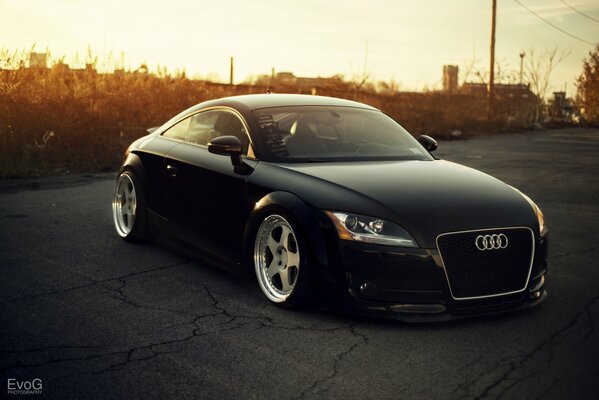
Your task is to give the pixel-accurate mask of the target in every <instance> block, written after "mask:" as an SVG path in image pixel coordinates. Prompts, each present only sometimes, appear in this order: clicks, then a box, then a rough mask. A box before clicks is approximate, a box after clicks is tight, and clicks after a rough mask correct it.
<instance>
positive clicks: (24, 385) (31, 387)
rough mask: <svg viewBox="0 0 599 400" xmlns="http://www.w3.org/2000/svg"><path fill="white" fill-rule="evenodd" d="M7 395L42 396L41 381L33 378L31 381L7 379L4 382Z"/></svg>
mask: <svg viewBox="0 0 599 400" xmlns="http://www.w3.org/2000/svg"><path fill="white" fill-rule="evenodd" d="M6 392H7V394H14V395H23V394H42V380H41V379H40V378H35V379H33V380H31V381H19V380H17V379H15V378H8V380H7V382H6Z"/></svg>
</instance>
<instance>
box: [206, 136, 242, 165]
mask: <svg viewBox="0 0 599 400" xmlns="http://www.w3.org/2000/svg"><path fill="white" fill-rule="evenodd" d="M208 151H209V152H211V153H213V154H219V155H221V156H229V157H231V162H232V163H233V165H234V166H236V167H239V166H241V165H242V164H243V162H242V161H241V142H240V141H239V139H238V138H237V137H235V136H219V137H216V138H214V139H212V140H211V141H210V143H208Z"/></svg>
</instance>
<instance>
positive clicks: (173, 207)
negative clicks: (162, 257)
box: [165, 109, 251, 263]
mask: <svg viewBox="0 0 599 400" xmlns="http://www.w3.org/2000/svg"><path fill="white" fill-rule="evenodd" d="M246 126H247V125H246V124H245V123H244V122H243V121H242V119H241V117H240V116H239V115H238V114H236V113H235V112H233V111H231V110H229V109H212V110H207V111H203V112H200V113H197V114H195V115H193V116H192V117H191V118H190V125H189V131H188V133H187V136H186V141H185V142H181V143H179V144H178V145H177V146H175V147H173V148H172V149H171V150H170V151H169V152H168V153H167V156H166V158H165V168H166V169H167V185H166V191H167V207H168V213H169V214H168V215H169V217H168V218H169V223H170V225H171V228H172V230H173V231H174V232H175V234H176V235H177V236H179V237H181V238H183V239H184V240H186V241H189V242H191V243H192V244H194V245H196V246H198V247H200V248H202V249H203V250H205V251H207V252H209V253H212V254H213V255H216V256H219V257H225V258H229V259H231V260H232V261H234V262H236V263H238V262H240V261H241V250H242V238H243V228H244V221H245V214H246V211H245V209H246V208H247V205H246V204H244V198H245V190H246V186H245V185H246V180H247V178H248V176H249V175H248V173H247V171H246V173H244V174H240V173H239V172H238V171H237V172H236V170H235V169H234V166H233V164H232V163H231V159H230V158H229V157H225V156H221V155H217V154H212V153H210V152H209V151H208V148H207V145H208V143H209V142H210V140H212V139H213V138H215V137H218V136H224V135H235V136H238V137H239V138H240V140H241V141H242V144H244V145H245V147H244V150H245V152H246V153H247V149H248V147H249V142H250V141H249V137H248V136H247V128H246ZM248 161H249V162H251V160H247V158H246V162H248Z"/></svg>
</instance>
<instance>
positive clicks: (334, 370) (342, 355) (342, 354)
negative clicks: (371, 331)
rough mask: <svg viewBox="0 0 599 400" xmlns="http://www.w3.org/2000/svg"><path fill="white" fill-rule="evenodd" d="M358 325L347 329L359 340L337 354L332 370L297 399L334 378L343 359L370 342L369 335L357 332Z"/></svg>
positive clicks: (297, 399)
mask: <svg viewBox="0 0 599 400" xmlns="http://www.w3.org/2000/svg"><path fill="white" fill-rule="evenodd" d="M356 326H357V323H353V324H351V325H350V326H349V327H346V328H345V329H348V330H349V332H350V333H351V335H352V337H355V338H358V339H359V340H358V341H356V342H355V343H352V344H351V345H350V346H349V347H348V348H347V349H345V350H343V351H342V352H340V353H339V354H337V356H336V357H335V359H334V360H333V366H332V369H331V372H330V373H328V374H327V375H325V376H323V377H321V378H319V379H316V380H314V381H313V382H312V384H311V385H310V386H309V387H308V388H306V389H305V390H303V391H302V392H301V393H300V394H299V396H297V397H294V399H295V400H299V399H304V398H305V397H306V396H307V395H308V393H310V392H313V391H317V390H318V387H319V386H320V385H322V384H323V383H325V382H327V381H329V380H331V379H334V378H335V377H336V376H337V375H338V374H339V364H340V363H341V361H343V359H345V358H346V357H347V356H349V355H350V354H351V353H352V352H353V351H354V350H355V349H356V348H357V347H358V346H359V345H361V344H368V337H367V336H366V335H365V334H362V333H359V332H357V331H356Z"/></svg>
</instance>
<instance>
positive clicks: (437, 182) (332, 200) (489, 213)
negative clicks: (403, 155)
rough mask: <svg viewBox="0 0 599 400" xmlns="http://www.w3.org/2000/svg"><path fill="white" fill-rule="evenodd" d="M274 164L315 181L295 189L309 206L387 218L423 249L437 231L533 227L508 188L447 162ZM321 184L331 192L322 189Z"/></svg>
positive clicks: (522, 205) (533, 220) (528, 212)
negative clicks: (408, 233) (327, 184)
mask: <svg viewBox="0 0 599 400" xmlns="http://www.w3.org/2000/svg"><path fill="white" fill-rule="evenodd" d="M278 166H280V167H283V168H285V169H287V170H290V171H294V172H296V173H299V174H302V175H304V176H309V177H312V178H314V180H313V181H314V182H318V184H315V185H313V186H312V189H310V187H309V186H306V185H305V184H303V185H297V188H299V192H300V193H296V194H297V195H298V196H300V197H302V198H304V199H307V201H309V202H311V204H313V205H314V206H316V207H318V208H321V209H329V210H337V211H350V212H354V213H361V214H365V215H370V216H375V217H380V218H386V219H391V220H392V221H394V222H397V223H399V224H401V225H402V226H404V228H406V229H408V230H409V231H410V232H411V233H412V234H413V235H414V237H415V239H416V240H417V241H418V242H419V244H420V245H421V246H425V247H429V248H430V247H435V240H436V237H437V236H438V235H439V234H441V233H446V232H455V231H461V230H472V229H485V228H499V227H509V226H528V227H530V228H531V229H534V228H535V226H536V225H537V224H538V222H537V220H536V217H535V214H534V212H533V210H532V208H531V206H530V205H529V204H528V202H527V201H526V200H525V199H524V198H523V197H522V196H521V195H520V194H519V193H518V192H516V191H515V190H514V189H512V188H511V187H510V186H508V185H507V184H505V183H503V182H501V181H500V180H498V179H496V178H493V177H492V176H489V175H487V174H485V173H483V172H480V171H477V170H475V169H472V168H468V167H465V166H463V165H459V164H455V163H452V162H448V161H443V160H435V161H385V162H348V163H318V164H278ZM292 181H293V179H292ZM322 183H329V184H331V185H329V186H331V188H329V189H326V190H323V189H322V188H323V185H322ZM333 188H334V189H333Z"/></svg>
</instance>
